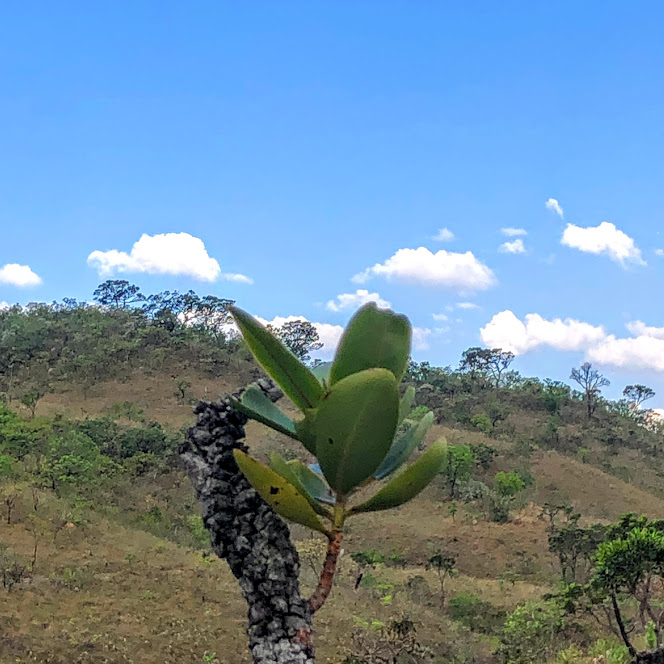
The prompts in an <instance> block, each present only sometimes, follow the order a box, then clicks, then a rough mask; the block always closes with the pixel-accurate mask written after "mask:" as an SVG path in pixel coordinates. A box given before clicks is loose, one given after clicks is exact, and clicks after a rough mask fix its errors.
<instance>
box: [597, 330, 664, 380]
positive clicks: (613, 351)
mask: <svg viewBox="0 0 664 664" xmlns="http://www.w3.org/2000/svg"><path fill="white" fill-rule="evenodd" d="M586 356H587V358H588V360H589V361H590V362H597V363H598V364H603V365H610V366H613V367H618V368H629V369H651V370H653V371H664V339H660V338H657V337H649V336H638V337H629V338H626V339H617V338H616V337H615V336H614V335H612V334H611V335H609V336H608V337H606V338H605V339H604V340H602V341H601V342H600V343H598V344H596V345H594V346H592V347H591V348H589V349H588V352H587V354H586Z"/></svg>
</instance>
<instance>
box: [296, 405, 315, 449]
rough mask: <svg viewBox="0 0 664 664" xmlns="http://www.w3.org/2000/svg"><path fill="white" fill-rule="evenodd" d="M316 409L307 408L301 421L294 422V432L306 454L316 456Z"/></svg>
mask: <svg viewBox="0 0 664 664" xmlns="http://www.w3.org/2000/svg"><path fill="white" fill-rule="evenodd" d="M317 413H318V408H307V409H306V410H305V411H304V417H303V418H302V419H301V420H296V421H295V431H296V432H297V438H298V440H299V441H300V442H301V443H302V445H304V447H305V449H306V450H307V452H310V453H311V454H313V455H314V456H316V432H315V431H314V423H315V421H316V415H317Z"/></svg>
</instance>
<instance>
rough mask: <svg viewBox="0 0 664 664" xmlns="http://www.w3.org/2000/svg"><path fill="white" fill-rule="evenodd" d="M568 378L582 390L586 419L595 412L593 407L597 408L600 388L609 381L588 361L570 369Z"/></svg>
mask: <svg viewBox="0 0 664 664" xmlns="http://www.w3.org/2000/svg"><path fill="white" fill-rule="evenodd" d="M570 378H571V379H572V380H573V381H574V382H576V383H578V384H579V385H580V386H581V389H582V390H583V398H584V400H585V402H586V409H587V413H588V419H590V418H591V417H592V416H593V413H594V412H595V408H597V400H598V398H599V395H600V392H601V390H602V388H603V387H607V386H608V385H610V384H611V382H610V381H609V379H608V378H606V377H604V376H603V375H602V374H601V373H600V372H599V371H597V370H596V369H593V365H592V364H590V362H585V363H584V364H582V365H581V366H580V367H579V368H575V369H572V373H571V374H570Z"/></svg>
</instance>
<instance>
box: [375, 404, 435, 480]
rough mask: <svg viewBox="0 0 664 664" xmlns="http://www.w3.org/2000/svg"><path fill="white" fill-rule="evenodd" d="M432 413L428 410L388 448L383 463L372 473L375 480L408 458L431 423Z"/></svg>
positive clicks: (390, 471) (392, 470)
mask: <svg viewBox="0 0 664 664" xmlns="http://www.w3.org/2000/svg"><path fill="white" fill-rule="evenodd" d="M433 419H434V415H433V413H432V412H428V413H427V414H426V415H425V416H424V417H423V418H422V419H421V420H420V421H419V422H418V423H417V424H414V425H413V426H411V427H410V429H408V431H406V432H405V433H404V434H403V435H402V436H401V437H400V438H399V439H398V440H397V441H396V442H395V443H394V445H392V447H391V448H390V451H389V452H388V453H387V456H386V457H385V459H384V461H383V463H381V464H380V467H379V468H378V470H377V471H376V472H375V473H374V477H375V478H376V479H377V480H382V479H384V478H385V477H387V476H388V475H391V474H392V473H393V472H394V471H395V470H396V469H397V468H399V466H401V464H403V463H404V462H405V461H407V460H408V459H409V458H410V455H411V454H412V453H413V451H414V450H415V448H416V447H417V446H418V445H419V444H420V443H421V442H422V441H423V440H424V436H426V435H427V433H428V431H429V429H431V426H432V425H433Z"/></svg>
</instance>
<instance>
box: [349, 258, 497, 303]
mask: <svg viewBox="0 0 664 664" xmlns="http://www.w3.org/2000/svg"><path fill="white" fill-rule="evenodd" d="M372 277H385V278H386V279H388V280H391V281H400V282H404V283H410V284H418V285H423V286H432V287H439V288H450V289H455V290H458V291H461V292H469V291H477V290H484V289H486V288H489V287H490V286H492V285H493V284H494V283H495V282H496V278H495V276H494V274H493V272H492V271H491V269H490V268H489V267H487V266H486V265H485V264H484V263H482V262H481V261H480V260H479V259H477V258H476V257H475V255H474V254H473V253H472V252H471V251H467V252H465V253H463V254H462V253H455V252H452V251H445V250H444V249H441V250H440V251H437V252H436V253H433V252H431V251H429V249H426V248H425V247H419V248H418V249H399V250H398V251H397V252H396V253H395V254H394V256H392V257H391V258H388V259H387V260H386V261H385V262H384V263H376V265H374V266H373V267H369V268H367V269H366V270H364V272H361V273H360V274H356V275H355V276H354V277H353V281H354V282H356V283H361V284H362V283H365V282H366V281H368V280H369V279H371V278H372Z"/></svg>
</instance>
